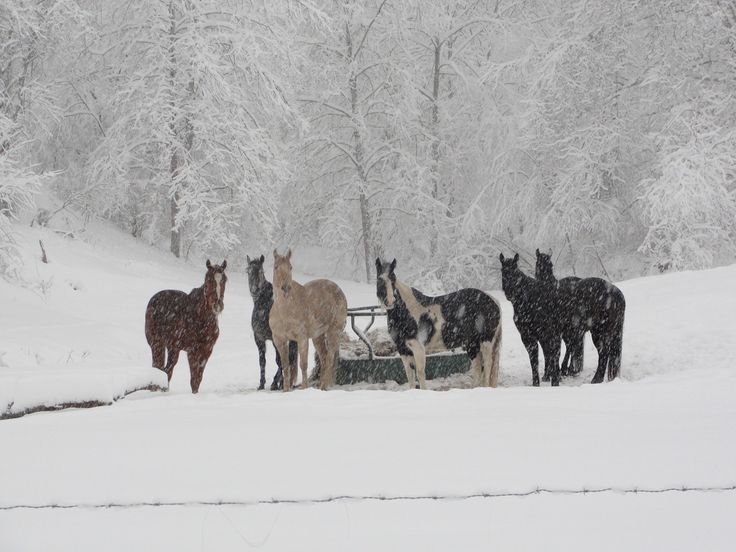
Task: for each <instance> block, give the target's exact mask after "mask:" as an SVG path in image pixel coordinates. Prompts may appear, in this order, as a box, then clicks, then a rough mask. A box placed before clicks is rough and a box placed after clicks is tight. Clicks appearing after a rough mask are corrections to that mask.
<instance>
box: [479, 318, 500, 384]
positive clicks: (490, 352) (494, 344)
mask: <svg viewBox="0 0 736 552" xmlns="http://www.w3.org/2000/svg"><path fill="white" fill-rule="evenodd" d="M502 328H503V326H502V325H501V316H500V313H499V317H498V324H497V325H496V329H495V331H494V332H493V339H492V340H491V343H490V345H489V344H488V342H486V343H484V344H483V349H482V352H481V355H482V361H483V382H482V385H484V386H486V387H496V386H497V385H498V371H499V364H500V356H501V340H502V338H503V335H502V334H503V329H502Z"/></svg>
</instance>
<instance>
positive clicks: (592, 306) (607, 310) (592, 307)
mask: <svg viewBox="0 0 736 552" xmlns="http://www.w3.org/2000/svg"><path fill="white" fill-rule="evenodd" d="M572 301H573V305H574V307H575V308H576V310H577V314H578V316H580V317H582V318H583V319H584V320H585V321H586V322H587V325H588V326H594V325H598V324H607V323H609V322H611V323H612V322H616V321H618V319H619V318H620V319H621V320H623V316H624V310H625V309H626V299H625V298H624V294H623V292H622V291H621V290H620V289H619V288H618V287H616V286H615V285H614V284H612V283H611V282H609V281H608V280H604V279H602V278H583V279H581V280H580V281H579V282H577V284H575V287H574V291H573V293H572Z"/></svg>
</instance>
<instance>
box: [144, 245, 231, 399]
mask: <svg viewBox="0 0 736 552" xmlns="http://www.w3.org/2000/svg"><path fill="white" fill-rule="evenodd" d="M226 267H227V261H223V263H222V266H220V265H213V264H210V261H209V259H208V260H207V273H206V274H205V276H204V284H203V285H202V286H200V287H198V288H195V289H193V290H192V291H191V292H189V293H188V294H187V293H184V292H183V291H178V290H174V289H166V290H164V291H159V292H158V293H157V294H156V295H154V296H153V297H151V300H150V301H149V302H148V307H146V339H147V340H148V344H149V345H150V346H151V355H152V356H153V367H154V368H158V369H159V370H163V371H164V372H166V376H167V377H168V378H169V382H170V381H171V375H172V374H173V373H174V366H176V362H177V360H179V353H180V352H181V351H185V352H186V353H187V359H188V360H189V373H190V376H191V379H190V383H191V385H192V393H197V392H198V391H199V385H200V384H201V383H202V376H203V375H204V367H205V366H206V365H207V361H208V360H209V358H210V355H211V354H212V349H213V348H214V346H215V342H216V341H217V337H218V336H219V335H220V329H219V327H218V325H217V317H218V316H219V315H220V313H221V312H222V309H223V308H225V307H224V304H223V302H222V300H223V297H224V296H225V284H226V283H227V276H226V275H225V268H226ZM165 352H168V359H167V361H166V366H165V367H164V353H165Z"/></svg>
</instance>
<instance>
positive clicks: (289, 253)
mask: <svg viewBox="0 0 736 552" xmlns="http://www.w3.org/2000/svg"><path fill="white" fill-rule="evenodd" d="M286 258H287V259H289V260H291V247H290V248H289V249H287V250H286Z"/></svg>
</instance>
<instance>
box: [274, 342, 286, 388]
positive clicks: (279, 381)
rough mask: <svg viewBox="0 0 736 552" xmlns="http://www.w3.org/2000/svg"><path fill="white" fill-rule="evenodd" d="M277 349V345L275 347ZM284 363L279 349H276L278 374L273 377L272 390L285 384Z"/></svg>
mask: <svg viewBox="0 0 736 552" xmlns="http://www.w3.org/2000/svg"><path fill="white" fill-rule="evenodd" d="M274 349H276V347H274ZM283 369H284V367H283V364H282V363H281V355H280V354H279V350H278V349H276V374H275V375H274V377H273V381H272V382H271V391H277V390H278V389H281V388H282V387H283V385H284V372H283Z"/></svg>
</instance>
